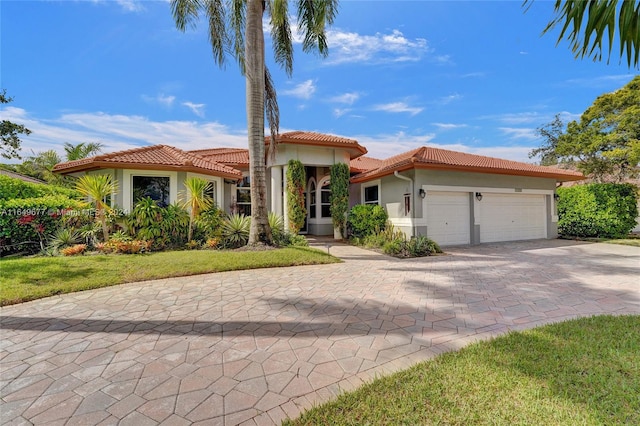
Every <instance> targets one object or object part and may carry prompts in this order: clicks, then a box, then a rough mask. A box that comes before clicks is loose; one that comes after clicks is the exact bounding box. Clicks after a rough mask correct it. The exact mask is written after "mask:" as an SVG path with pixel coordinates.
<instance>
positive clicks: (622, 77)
mask: <svg viewBox="0 0 640 426" xmlns="http://www.w3.org/2000/svg"><path fill="white" fill-rule="evenodd" d="M633 77H635V75H633V74H616V75H603V76H600V77H590V78H573V79H569V80H566V81H565V82H566V83H568V84H570V85H575V86H581V87H596V88H600V87H608V86H612V85H615V86H616V87H617V86H624V85H625V84H627V83H628V82H629V81H631V79H632V78H633Z"/></svg>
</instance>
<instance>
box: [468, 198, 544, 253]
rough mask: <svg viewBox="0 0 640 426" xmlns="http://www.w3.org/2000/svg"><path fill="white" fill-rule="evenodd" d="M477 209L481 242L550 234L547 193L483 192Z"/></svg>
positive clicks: (542, 236) (534, 237) (523, 238)
mask: <svg viewBox="0 0 640 426" xmlns="http://www.w3.org/2000/svg"><path fill="white" fill-rule="evenodd" d="M478 208H479V210H480V212H479V213H480V242H481V243H490V242H495V241H516V240H532V239H536V238H546V236H547V232H546V229H547V224H546V216H547V211H546V207H545V200H544V195H537V194H491V193H484V192H483V194H482V201H480V202H479V203H478Z"/></svg>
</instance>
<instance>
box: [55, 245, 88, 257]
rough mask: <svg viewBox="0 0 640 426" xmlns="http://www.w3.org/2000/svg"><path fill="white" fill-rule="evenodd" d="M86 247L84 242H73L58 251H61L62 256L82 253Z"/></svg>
mask: <svg viewBox="0 0 640 426" xmlns="http://www.w3.org/2000/svg"><path fill="white" fill-rule="evenodd" d="M86 249H87V245H86V244H75V245H73V246H70V247H65V248H63V249H60V253H62V255H63V256H75V255H77V254H82V253H84V252H85V250H86Z"/></svg>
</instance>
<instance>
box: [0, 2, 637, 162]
mask: <svg viewBox="0 0 640 426" xmlns="http://www.w3.org/2000/svg"><path fill="white" fill-rule="evenodd" d="M552 9H553V3H552V2H550V1H541V0H536V1H535V2H534V3H533V5H532V6H531V8H530V9H529V11H528V12H527V13H524V10H523V8H522V6H521V2H520V1H505V2H498V1H492V2H483V1H474V2H458V1H448V2H436V1H398V0H395V1H344V0H343V1H342V2H341V3H340V12H339V15H338V18H337V20H336V22H335V24H334V25H333V26H332V27H331V28H330V30H329V33H328V37H329V49H330V50H329V56H328V57H327V58H324V59H323V58H321V57H318V56H316V55H312V54H311V55H310V54H304V53H302V51H301V49H300V46H299V45H296V52H295V58H294V73H293V76H292V77H291V78H287V76H286V74H285V73H284V72H283V71H281V70H279V69H278V68H277V66H276V65H275V64H274V62H273V60H272V57H273V55H272V51H271V46H270V44H269V43H267V54H266V56H267V63H268V66H269V67H270V69H271V71H272V74H273V76H274V79H275V82H276V89H277V91H278V96H279V104H280V113H281V131H282V132H284V131H290V130H307V131H317V132H323V133H332V134H337V135H341V136H346V137H350V138H355V139H357V140H359V141H360V143H361V144H363V145H365V146H366V147H367V148H368V150H369V155H370V156H373V157H378V158H385V157H388V156H391V155H394V154H398V153H400V152H404V151H407V150H410V149H413V148H415V147H418V146H423V145H430V146H436V147H442V148H447V149H454V150H459V151H464V152H470V153H477V154H482V155H490V156H496V157H502V158H509V159H514V160H521V161H530V160H528V158H527V153H528V151H529V150H531V149H532V148H534V147H537V146H539V144H540V140H539V139H537V138H536V136H535V133H534V130H535V128H536V127H539V126H541V125H543V124H545V123H548V122H549V121H551V120H552V119H553V116H554V115H555V114H557V113H561V114H562V115H563V118H564V119H565V120H567V119H576V118H578V117H579V115H580V114H581V113H582V112H583V111H584V110H585V109H586V108H587V107H588V106H589V105H591V103H592V102H593V101H594V99H595V98H596V97H597V96H599V95H601V94H603V93H606V92H610V91H613V90H615V89H617V88H620V87H622V86H623V85H625V84H626V83H627V82H629V81H630V80H631V79H632V78H633V77H634V75H636V74H637V72H638V70H637V69H629V68H628V67H627V65H626V62H621V61H620V60H619V58H618V57H617V56H616V54H615V53H616V52H617V50H614V54H613V55H612V56H611V59H610V63H609V64H607V61H606V60H605V61H603V62H593V61H592V60H590V59H583V60H576V59H574V57H573V54H572V53H571V51H570V50H569V48H568V47H567V46H568V45H567V43H566V42H562V43H560V45H558V46H557V47H556V37H557V33H552V34H548V35H545V36H541V31H542V29H543V28H544V27H545V25H546V23H547V22H548V21H549V20H550V19H551V17H552ZM0 19H1V41H0V43H1V46H0V48H1V54H0V60H1V63H0V71H1V74H0V86H1V87H2V88H5V89H7V92H8V94H9V95H10V96H13V97H14V102H12V103H11V104H9V105H8V106H4V108H3V110H2V112H1V116H2V118H3V119H9V120H11V121H14V122H18V123H21V124H25V125H26V126H27V127H28V128H29V129H31V130H32V131H33V133H32V134H31V135H30V136H24V137H23V138H22V140H23V150H22V154H23V155H30V153H31V150H33V151H35V152H38V151H42V150H46V149H55V150H57V151H60V152H61V153H62V146H63V144H64V142H71V143H74V144H75V143H80V142H100V143H102V144H103V145H104V146H105V148H104V151H105V152H110V151H115V150H120V149H128V148H134V147H137V146H144V145H150V144H159V143H163V144H168V145H173V146H177V147H179V148H182V149H198V148H207V147H215V146H233V147H246V144H247V142H246V113H245V86H244V79H243V78H242V77H241V76H240V74H239V71H238V68H237V66H236V64H235V62H234V61H233V59H230V60H229V61H228V63H227V65H226V67H225V69H219V68H218V67H217V66H216V65H215V63H214V61H213V59H212V57H211V51H210V47H209V44H208V40H207V33H206V23H205V21H202V22H201V23H200V24H199V25H198V27H197V28H196V29H195V30H189V31H187V32H186V33H181V32H179V31H178V30H176V28H175V25H174V23H173V21H172V17H171V13H170V8H169V3H168V1H161V0H158V1H138V0H104V1H99V0H96V1H70V0H66V1H12V0H2V1H1V2H0ZM267 37H268V35H267Z"/></svg>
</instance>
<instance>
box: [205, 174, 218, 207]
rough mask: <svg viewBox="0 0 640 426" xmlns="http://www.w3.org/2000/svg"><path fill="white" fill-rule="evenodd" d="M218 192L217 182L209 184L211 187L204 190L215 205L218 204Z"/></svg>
mask: <svg viewBox="0 0 640 426" xmlns="http://www.w3.org/2000/svg"><path fill="white" fill-rule="evenodd" d="M217 192H218V189H217V182H216V181H213V180H212V181H210V182H209V185H207V188H206V189H205V190H204V193H205V195H208V196H209V197H211V199H212V200H213V202H214V203H216V200H217V198H216V193H217ZM216 204H217V203H216Z"/></svg>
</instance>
